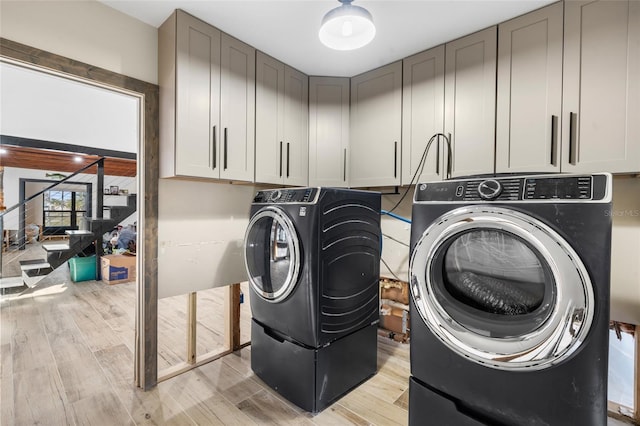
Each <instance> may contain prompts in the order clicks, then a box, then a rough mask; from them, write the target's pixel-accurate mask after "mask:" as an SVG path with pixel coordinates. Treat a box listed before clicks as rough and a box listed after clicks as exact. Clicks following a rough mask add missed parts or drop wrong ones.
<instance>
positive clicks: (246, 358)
mask: <svg viewBox="0 0 640 426" xmlns="http://www.w3.org/2000/svg"><path fill="white" fill-rule="evenodd" d="M243 290H244V294H245V303H244V304H243V305H242V309H241V310H242V313H241V315H242V320H241V321H242V324H241V326H242V340H243V341H248V340H249V339H250V336H249V334H248V333H249V326H248V325H249V318H250V312H249V303H248V299H247V297H248V291H247V288H246V286H245V287H244V288H243ZM221 301H222V290H221V289H213V290H209V291H205V292H199V293H198V321H199V324H198V353H206V352H209V351H213V350H216V349H218V348H220V347H221V345H222V343H221V342H222V338H223V337H222V331H221V329H222V326H223V324H224V321H223V319H222V312H223V309H222V307H221ZM134 304H135V285H134V284H133V283H127V284H118V285H106V284H104V283H102V282H100V281H98V282H96V281H85V282H78V283H74V282H72V281H71V280H70V279H69V272H68V268H66V267H64V266H63V267H61V268H59V269H58V270H56V271H55V272H54V273H52V274H50V275H49V276H48V277H47V278H46V279H45V280H44V281H43V282H42V283H41V284H40V285H39V286H38V287H36V288H34V289H29V290H26V291H21V292H18V293H12V294H11V293H9V294H4V295H3V296H2V298H1V301H0V363H1V369H0V385H1V386H0V411H1V412H0V424H1V425H3V426H13V425H15V426H22V425H98V426H102V425H234V424H235V425H251V424H259V425H347V424H351V425H385V426H386V425H406V424H407V409H408V390H407V388H408V377H409V372H410V369H409V345H407V344H402V343H398V342H394V341H393V340H390V339H388V338H386V337H379V338H378V373H377V374H376V375H375V376H374V377H372V378H371V379H369V380H368V381H366V382H365V383H363V384H362V385H361V386H359V387H358V388H357V389H355V390H353V391H352V392H350V393H349V394H347V395H345V396H344V397H343V398H341V399H340V400H338V401H337V402H336V403H335V404H333V405H332V406H331V407H329V408H327V409H326V410H324V411H323V412H321V413H320V414H317V415H315V416H314V415H311V414H309V413H306V412H304V411H302V410H300V409H299V408H298V407H296V406H294V405H293V404H291V403H289V402H287V401H286V400H284V399H283V398H281V397H280V396H279V395H278V394H277V393H276V392H274V391H273V390H271V389H270V388H269V387H268V386H266V385H265V384H264V383H263V382H262V381H261V380H260V379H259V378H257V377H256V376H255V375H254V374H253V373H252V371H251V366H250V357H251V348H250V346H249V347H246V348H244V349H242V350H240V351H237V352H234V353H232V354H230V355H227V356H225V357H223V358H221V359H218V360H216V361H213V362H211V363H208V364H205V365H203V366H201V367H199V368H197V369H194V370H191V371H189V372H187V373H184V374H182V375H179V376H177V377H174V378H172V379H169V380H167V381H164V382H161V383H160V384H159V385H158V386H157V387H156V388H154V389H153V390H151V391H148V392H144V391H142V390H139V389H136V388H135V387H134V386H133V342H134ZM186 308H187V298H186V297H185V296H180V297H173V298H167V299H162V300H160V301H159V321H158V332H159V339H158V340H159V355H158V363H159V368H160V369H161V370H162V369H163V368H166V367H169V366H171V365H175V364H176V363H180V362H182V361H183V360H184V358H185V353H186V350H185V345H186V331H185V330H186V326H185V324H186V318H187V315H186ZM609 424H610V425H612V424H614V423H613V422H612V421H611V420H610V423H609ZM615 424H618V423H615ZM619 424H622V423H619Z"/></svg>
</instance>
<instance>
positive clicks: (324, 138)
mask: <svg viewBox="0 0 640 426" xmlns="http://www.w3.org/2000/svg"><path fill="white" fill-rule="evenodd" d="M348 156H349V78H347V77H309V185H310V186H333V187H347V186H349V169H348V167H347V165H348V164H349V157H348Z"/></svg>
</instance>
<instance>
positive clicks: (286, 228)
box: [244, 206, 302, 303]
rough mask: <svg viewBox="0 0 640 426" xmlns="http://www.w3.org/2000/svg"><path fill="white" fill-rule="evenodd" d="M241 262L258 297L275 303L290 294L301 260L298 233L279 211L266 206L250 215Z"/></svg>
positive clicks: (294, 284)
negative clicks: (243, 263) (242, 261)
mask: <svg viewBox="0 0 640 426" xmlns="http://www.w3.org/2000/svg"><path fill="white" fill-rule="evenodd" d="M244 262H245V267H246V270H247V275H248V276H249V283H250V285H251V288H252V289H253V291H254V292H255V293H256V294H257V295H258V296H259V297H261V298H262V299H264V300H265V301H267V302H273V303H276V302H280V301H282V300H284V299H286V298H287V297H288V296H289V294H291V292H292V291H293V289H294V288H295V286H296V284H297V282H298V278H299V274H300V265H301V263H302V258H301V252H300V242H299V239H298V234H297V233H296V230H295V227H294V226H293V222H291V219H289V217H288V216H287V215H286V213H285V212H284V211H283V210H282V209H280V208H278V207H275V206H269V207H265V208H263V209H261V210H259V211H258V212H257V213H256V214H255V215H253V217H252V218H251V221H250V222H249V225H248V226H247V231H246V233H245V237H244Z"/></svg>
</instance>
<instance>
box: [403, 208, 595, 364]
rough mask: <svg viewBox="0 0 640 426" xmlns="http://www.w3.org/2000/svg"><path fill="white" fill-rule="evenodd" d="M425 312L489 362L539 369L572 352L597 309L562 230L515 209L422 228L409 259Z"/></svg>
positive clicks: (452, 216)
mask: <svg viewBox="0 0 640 426" xmlns="http://www.w3.org/2000/svg"><path fill="white" fill-rule="evenodd" d="M409 268H410V279H411V294H412V297H413V300H414V303H415V306H416V307H417V309H418V312H419V314H420V317H421V318H422V320H423V321H424V322H425V323H426V324H427V326H428V327H429V329H430V330H431V331H432V332H433V334H435V335H436V336H437V337H438V339H439V340H440V341H442V342H443V343H444V344H445V345H446V346H448V347H449V348H450V349H451V350H453V351H454V352H456V353H458V354H460V355H462V356H464V357H466V358H468V359H471V360H473V361H475V362H477V363H480V364H482V365H486V366H489V367H492V368H497V369H505V370H518V369H526V370H532V369H534V370H536V369H543V368H547V367H550V366H552V365H555V364H557V363H559V362H561V361H562V360H564V359H566V358H567V357H569V356H570V355H571V354H572V353H574V351H575V350H576V349H577V348H578V347H579V346H580V344H581V343H582V342H583V341H584V339H585V337H586V335H587V333H588V331H589V328H590V325H591V322H592V320H593V315H594V296H593V288H592V283H591V280H590V279H589V275H588V273H587V270H586V268H585V267H584V265H583V263H582V261H581V260H580V258H579V256H578V255H577V254H576V252H575V251H574V250H573V248H571V246H570V245H569V244H568V243H567V241H566V240H564V239H563V238H562V237H561V236H560V235H559V234H558V233H557V232H555V231H554V230H553V229H551V228H550V227H548V226H547V225H545V224H544V223H542V222H541V221H539V220H537V219H535V218H533V217H531V216H529V215H526V214H523V213H521V212H518V211H514V210H510V209H506V208H501V207H491V206H470V207H462V208H458V209H456V210H453V211H451V212H449V213H446V214H444V215H443V216H441V217H440V218H438V219H437V220H436V221H434V223H433V224H432V225H431V226H430V227H429V228H428V229H427V230H426V231H425V232H424V233H423V234H422V237H421V238H420V240H419V241H418V243H417V244H416V246H415V248H414V251H413V253H412V256H411V260H410V266H409Z"/></svg>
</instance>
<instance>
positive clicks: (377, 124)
mask: <svg viewBox="0 0 640 426" xmlns="http://www.w3.org/2000/svg"><path fill="white" fill-rule="evenodd" d="M401 137H402V61H398V62H394V63H392V64H389V65H385V66H383V67H381V68H378V69H375V70H373V71H369V72H366V73H364V74H360V75H358V76H356V77H353V78H352V79H351V139H350V146H351V158H350V169H351V170H350V172H351V176H350V183H351V186H353V187H368V186H385V185H399V184H400V155H401V148H402V140H401Z"/></svg>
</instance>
